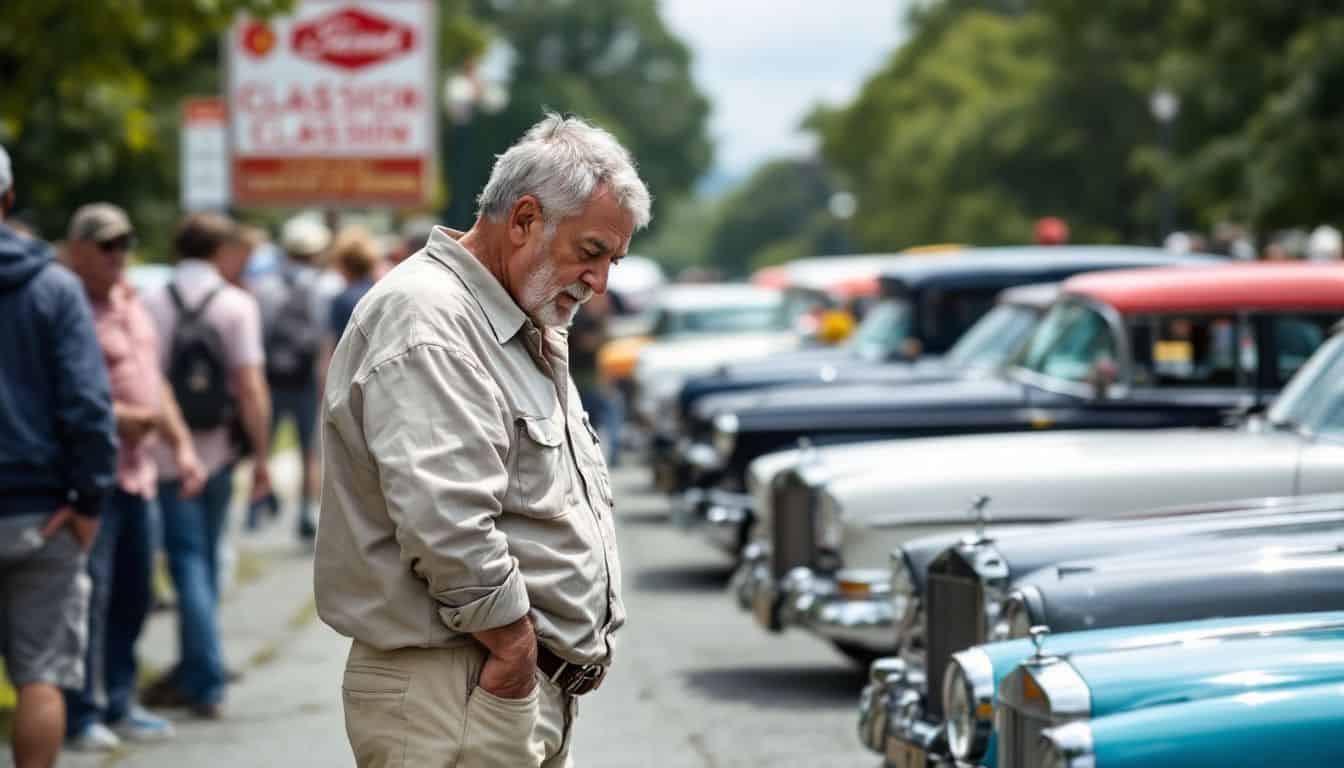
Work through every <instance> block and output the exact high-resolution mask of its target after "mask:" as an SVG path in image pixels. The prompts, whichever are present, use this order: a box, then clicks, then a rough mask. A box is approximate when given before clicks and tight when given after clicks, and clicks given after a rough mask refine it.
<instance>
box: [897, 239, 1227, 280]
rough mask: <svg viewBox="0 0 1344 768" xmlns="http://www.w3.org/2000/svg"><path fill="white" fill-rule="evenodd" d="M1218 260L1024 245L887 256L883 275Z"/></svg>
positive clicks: (1141, 250) (933, 276)
mask: <svg viewBox="0 0 1344 768" xmlns="http://www.w3.org/2000/svg"><path fill="white" fill-rule="evenodd" d="M1216 260H1218V259H1217V257H1214V256H1206V255H1201V254H1195V255H1191V254H1176V253H1172V252H1170V251H1166V250H1163V249H1161V248H1146V247H1142V246H1118V245H1062V246H1059V245H1056V246H1042V245H1023V246H1004V247H999V248H966V249H963V250H960V251H951V252H947V253H931V254H923V253H915V254H909V255H906V256H899V257H894V258H890V257H889V258H888V259H887V260H885V261H884V262H883V268H882V279H883V280H885V281H889V282H899V283H904V284H906V285H907V286H910V287H918V286H920V285H921V284H923V283H926V282H935V281H944V280H949V281H955V280H956V279H957V278H959V277H969V276H973V275H980V274H1021V273H1031V272H1043V273H1044V272H1052V271H1053V272H1061V271H1074V272H1082V271H1085V270H1089V269H1123V268H1133V267H1162V266H1167V265H1173V264H1207V263H1212V262H1214V261H1216Z"/></svg>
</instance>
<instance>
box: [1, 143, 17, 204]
mask: <svg viewBox="0 0 1344 768" xmlns="http://www.w3.org/2000/svg"><path fill="white" fill-rule="evenodd" d="M12 186H14V167H13V166H12V165H10V164H9V153H8V152H6V151H5V148H4V146H3V145H0V195H3V194H4V193H6V192H8V191H9V188H10V187H12Z"/></svg>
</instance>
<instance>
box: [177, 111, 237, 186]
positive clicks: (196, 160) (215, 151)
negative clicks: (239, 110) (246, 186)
mask: <svg viewBox="0 0 1344 768" xmlns="http://www.w3.org/2000/svg"><path fill="white" fill-rule="evenodd" d="M226 115H227V112H226V110H225V109H224V100H223V99H220V98H216V97H204V98H196V99H188V100H187V101H186V102H185V103H184V104H183V105H182V155H181V158H182V159H181V166H180V168H181V173H180V179H179V180H178V184H179V186H180V187H181V195H180V199H181V202H182V210H184V211H189V212H195V211H222V210H224V209H225V208H228V207H229V139H228V125H227V122H226Z"/></svg>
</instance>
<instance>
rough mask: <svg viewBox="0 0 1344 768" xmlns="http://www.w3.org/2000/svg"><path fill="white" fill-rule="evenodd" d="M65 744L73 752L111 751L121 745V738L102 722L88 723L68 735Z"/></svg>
mask: <svg viewBox="0 0 1344 768" xmlns="http://www.w3.org/2000/svg"><path fill="white" fill-rule="evenodd" d="M66 746H68V747H69V748H70V750H71V751H73V752H111V751H113V750H115V749H116V748H117V747H120V746H121V739H119V738H117V734H115V733H113V732H112V731H111V729H109V728H108V727H107V726H106V725H103V724H102V723H90V724H88V725H86V726H84V728H83V729H81V730H80V731H79V733H76V734H75V735H74V736H72V737H70V739H69V741H67V742H66Z"/></svg>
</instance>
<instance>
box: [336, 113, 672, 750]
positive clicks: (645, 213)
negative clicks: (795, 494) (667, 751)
mask: <svg viewBox="0 0 1344 768" xmlns="http://www.w3.org/2000/svg"><path fill="white" fill-rule="evenodd" d="M648 219H649V194H648V190H647V189H645V187H644V183H643V182H642V181H640V179H639V176H638V174H637V173H636V171H635V168H634V166H633V163H632V162H631V159H630V156H629V154H628V153H627V152H626V151H625V149H624V148H622V147H621V146H620V144H618V143H617V142H616V140H615V139H614V138H613V137H612V136H611V135H610V134H609V133H607V132H606V131H603V130H600V129H598V128H594V127H592V126H590V125H588V124H586V123H584V122H583V121H581V120H578V119H575V118H562V117H559V116H556V115H548V116H547V117H546V118H545V119H544V120H542V121H541V122H540V123H538V124H537V125H536V126H534V127H533V128H532V129H531V130H529V131H528V133H527V134H526V135H525V136H524V137H523V139H522V140H521V141H519V142H518V143H517V144H516V145H514V146H513V147H512V148H510V149H509V150H508V151H507V152H505V153H504V154H503V155H501V156H500V157H499V159H498V160H497V161H496V163H495V166H494V170H493V172H492V173H491V177H490V181H489V183H488V184H487V185H486V188H485V191H484V192H483V193H482V194H481V197H480V210H479V213H478V216H477V219H476V222H475V224H474V226H473V227H472V228H471V230H470V231H469V232H467V233H465V234H462V233H459V232H454V231H451V230H447V229H443V228H439V229H436V230H435V231H434V233H433V235H432V236H431V237H430V240H429V243H428V244H427V245H426V247H425V249H424V250H422V251H420V252H419V253H416V254H415V255H414V256H412V257H411V258H409V259H408V260H407V261H406V262H404V263H403V264H401V265H400V266H398V267H397V268H396V269H394V270H393V271H392V272H390V273H389V274H388V276H387V277H385V278H383V280H382V281H380V282H379V283H378V284H377V285H375V286H374V288H373V289H372V290H371V291H370V292H369V293H368V295H366V296H365V297H364V300H363V301H362V302H360V304H359V307H358V308H357V309H356V310H355V313H354V316H353V317H352V318H351V320H350V324H349V327H348V328H347V329H346V333H345V335H344V337H343V338H342V339H341V342H340V344H339V345H338V346H337V348H336V353H335V355H334V357H333V359H332V363H331V370H330V372H329V375H328V380H327V381H328V384H327V391H326V394H325V397H324V403H323V413H322V421H323V425H322V429H323V438H322V441H323V462H324V466H323V473H322V476H323V487H322V518H321V522H320V524H319V531H318V538H317V562H316V588H317V603H318V611H319V613H320V614H321V616H322V618H323V620H324V621H326V622H327V623H328V624H329V625H331V626H332V627H333V628H335V629H336V630H337V631H339V632H341V633H342V634H345V635H347V636H350V637H352V638H353V639H354V641H353V643H352V645H351V649H350V656H349V659H348V661H347V663H346V669H345V677H344V681H343V685H342V689H343V696H344V702H345V716H346V731H347V734H348V736H349V738H350V744H351V746H352V748H353V749H354V753H355V758H356V760H357V762H358V764H359V765H361V766H384V765H393V764H396V765H402V764H404V765H449V764H452V765H460V766H473V767H475V766H501V767H503V766H508V767H509V768H520V767H523V766H567V765H570V764H571V760H570V757H569V750H570V743H571V728H572V725H573V718H574V713H575V707H574V697H575V696H578V695H582V694H584V693H587V692H588V691H591V690H593V689H594V688H596V687H597V686H598V684H600V683H601V681H602V678H603V676H604V675H605V673H606V669H607V666H608V665H609V664H610V663H611V659H612V652H613V647H614V639H615V634H616V631H617V630H618V629H619V628H620V627H621V625H622V624H623V623H624V622H625V609H624V607H623V605H622V603H621V597H620V565H619V562H618V561H617V557H616V537H615V530H614V527H613V523H612V499H611V485H610V482H609V481H608V478H607V471H606V466H605V464H604V463H603V460H602V452H601V450H600V449H599V448H598V445H597V439H596V437H595V434H594V432H593V430H592V427H591V426H590V425H589V422H588V419H587V418H586V416H585V415H584V412H583V407H582V406H581V405H580V402H579V395H578V392H577V391H576V390H575V388H574V384H573V382H572V381H571V380H570V376H569V362H568V349H567V340H566V335H567V334H566V331H565V326H567V325H568V324H569V322H570V321H571V320H572V319H573V317H574V314H575V312H576V311H577V310H578V308H579V306H580V305H581V304H583V303H584V302H585V301H587V300H588V299H589V298H591V297H592V296H593V295H594V294H596V293H602V292H604V291H605V290H606V286H607V271H608V270H609V269H610V268H611V266H612V265H613V264H615V263H616V262H618V261H619V260H620V259H621V258H622V257H623V256H624V255H625V252H626V249H627V248H628V247H629V242H630V237H631V235H632V233H633V232H634V231H635V230H637V229H639V228H641V227H643V226H644V225H645V224H647V222H648Z"/></svg>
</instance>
